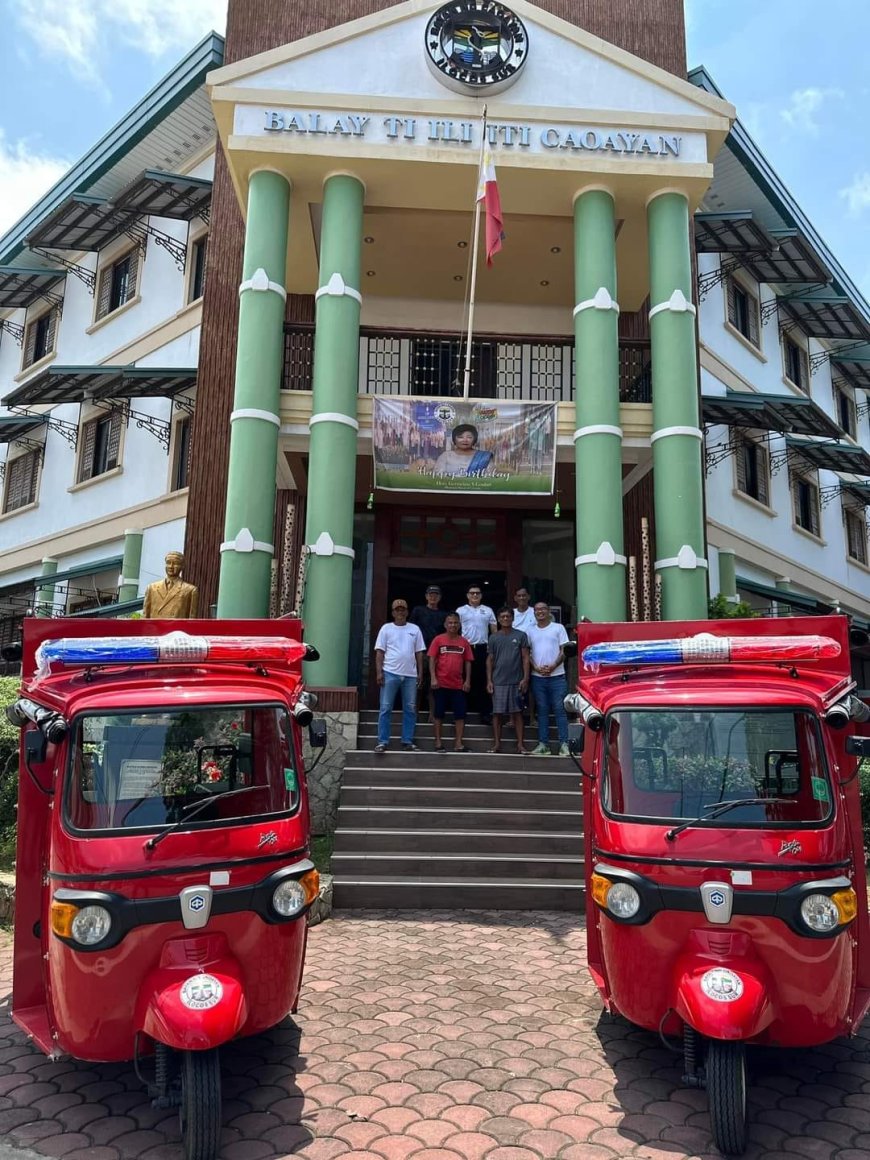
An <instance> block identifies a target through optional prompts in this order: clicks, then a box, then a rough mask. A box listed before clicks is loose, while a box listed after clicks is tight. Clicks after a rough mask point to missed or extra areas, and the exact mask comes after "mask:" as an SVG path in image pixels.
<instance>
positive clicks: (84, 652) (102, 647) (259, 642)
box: [36, 632, 318, 676]
mask: <svg viewBox="0 0 870 1160" xmlns="http://www.w3.org/2000/svg"><path fill="white" fill-rule="evenodd" d="M317 656H318V653H317V650H316V649H315V648H313V647H312V646H311V645H308V644H305V643H304V642H303V641H298V640H289V639H288V638H287V637H283V636H258V637H248V636H190V635H189V634H188V633H186V632H167V633H164V634H163V635H162V636H135V637H134V636H83V637H63V638H61V639H60V640H45V641H43V642H42V644H41V645H40V646H39V648H38V649H37V650H36V671H37V675H38V676H45V675H46V674H47V673H49V672H51V667H52V665H55V664H62V665H130V664H149V665H154V664H158V665H159V664H170V665H178V664H200V663H202V662H204V661H209V662H221V661H223V662H235V663H237V664H246V663H254V664H261V663H262V662H264V661H272V662H273V663H274V662H276V661H277V662H281V663H283V664H293V663H294V662H295V661H303V660H309V661H310V660H317Z"/></svg>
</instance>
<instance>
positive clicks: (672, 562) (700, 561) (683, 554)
mask: <svg viewBox="0 0 870 1160" xmlns="http://www.w3.org/2000/svg"><path fill="white" fill-rule="evenodd" d="M653 567H654V568H655V570H656V571H657V572H660V571H661V570H662V569H663V568H684V569H686V570H687V571H693V570H694V569H695V568H706V567H707V561H706V560H705V559H704V557H703V556H699V555H697V553H696V552H695V549H694V548H693V547H692V546H691V545H690V544H683V546H682V548H680V551H679V553H678V554H677V555H676V556H667V557H665V559H663V560H656V562H655V564H654V565H653Z"/></svg>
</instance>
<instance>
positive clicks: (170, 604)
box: [142, 552, 199, 620]
mask: <svg viewBox="0 0 870 1160" xmlns="http://www.w3.org/2000/svg"><path fill="white" fill-rule="evenodd" d="M165 563H166V578H165V579H164V580H155V582H154V583H153V584H149V585H148V587H147V588H146V589H145V602H144V603H143V605H142V615H143V616H145V617H148V618H149V619H151V620H183V619H186V618H188V617H190V618H193V617H195V616H196V612H197V608H198V606H199V593H198V592H197V590H196V588H194V586H193V585H192V584H187V583H186V582H185V581H184V580H182V579H181V570H182V568H183V567H184V556H183V555H182V554H181V552H168V553H167V555H166V561H165Z"/></svg>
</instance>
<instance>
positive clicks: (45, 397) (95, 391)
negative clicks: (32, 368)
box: [3, 366, 196, 408]
mask: <svg viewBox="0 0 870 1160" xmlns="http://www.w3.org/2000/svg"><path fill="white" fill-rule="evenodd" d="M195 384H196V368H195V367H194V368H188V367H137V366H125V367H110V366H94V367H59V366H51V367H48V368H47V369H46V370H44V371H42V372H41V373H40V374H38V375H35V376H34V377H33V378H32V379H28V381H27V382H26V383H22V384H21V386H20V387H16V388H15V390H14V391H12V393H11V394H9V395H7V396H6V398H5V399H4V400H3V406H4V407H10V408H11V407H25V406H34V405H36V404H48V405H57V404H58V403H87V402H93V401H94V400H95V399H134V398H146V397H162V398H172V396H173V395H177V394H178V393H179V392H181V391H186V390H189V389H190V388H191V387H193V386H194V385H195Z"/></svg>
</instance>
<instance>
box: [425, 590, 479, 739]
mask: <svg viewBox="0 0 870 1160" xmlns="http://www.w3.org/2000/svg"><path fill="white" fill-rule="evenodd" d="M428 651H429V676H430V678H431V683H432V693H433V695H434V698H435V714H434V716H433V718H432V723H433V725H434V726H435V752H436V753H444V752H445V749H444V745H443V743H442V741H441V726H442V724H443V723H444V714H445V712H446V711H447V709H448V708H449V709H452V711H453V721H454V723H455V726H456V737H455V740H454V742H453V748H454V750H455V752H456V753H467V752H468V746H467V745H464V744H463V742H462V737H463V734H464V732H465V707H466V693H467V692H468V690H469V689H470V688H471V662H472V661H473V660H474V651H473V650H472V647H471V645H470V644H469V643H468V641H467V640H466V639H465V637H464V636H460V635H459V617H458V616H457V615H456V613H455V612H451V613H450V615H449V616H448V617H447V618H446V619H445V621H444V632H442V633H439V635H438V636H436V637H435V639H434V640H433V641H432V643H431V644H430V645H429V650H428Z"/></svg>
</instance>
